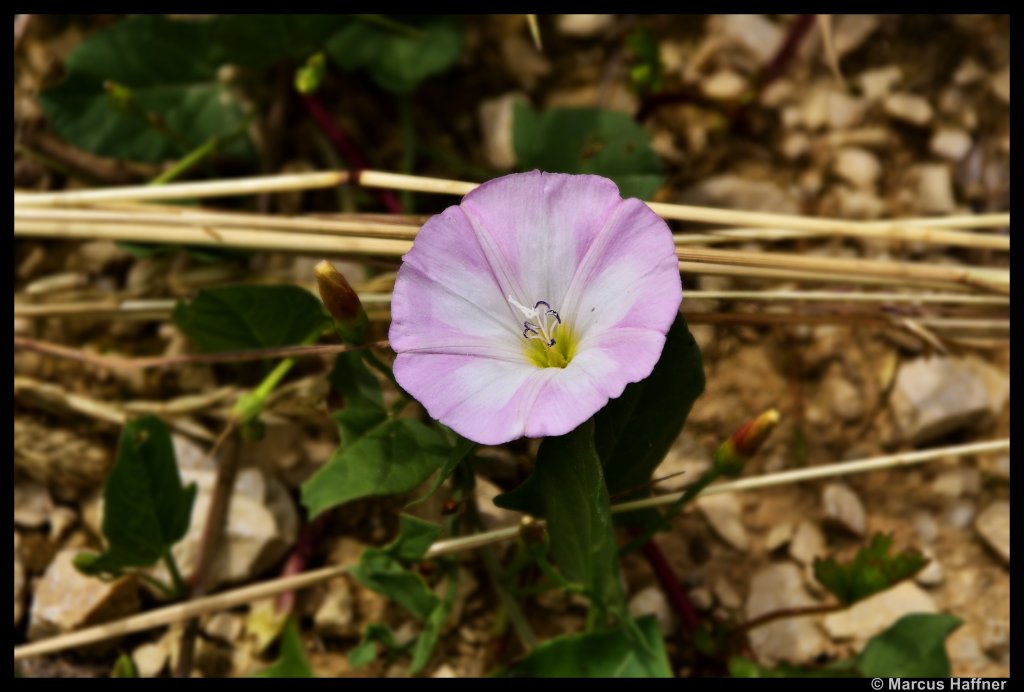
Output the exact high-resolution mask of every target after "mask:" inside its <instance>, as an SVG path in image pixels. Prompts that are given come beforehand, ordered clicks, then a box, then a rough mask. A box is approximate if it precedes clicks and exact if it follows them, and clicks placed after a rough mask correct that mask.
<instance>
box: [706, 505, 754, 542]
mask: <svg viewBox="0 0 1024 692" xmlns="http://www.w3.org/2000/svg"><path fill="white" fill-rule="evenodd" d="M697 509H699V510H700V513H701V514H702V515H704V518H705V519H706V520H707V522H708V524H710V525H711V528H712V529H713V530H714V532H715V533H716V534H717V535H718V537H719V538H721V539H722V540H724V541H725V542H726V543H728V544H729V545H731V546H732V547H733V548H735V549H736V550H746V549H747V544H748V543H749V538H748V536H747V530H746V529H745V528H744V526H743V522H742V521H741V519H740V511H741V509H742V508H741V506H740V502H739V500H737V499H736V497H735V496H734V495H731V494H722V495H711V496H709V497H702V498H699V499H698V500H697Z"/></svg>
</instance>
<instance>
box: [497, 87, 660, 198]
mask: <svg viewBox="0 0 1024 692" xmlns="http://www.w3.org/2000/svg"><path fill="white" fill-rule="evenodd" d="M512 132H513V134H512V136H513V144H514V146H515V150H516V157H517V158H518V160H519V165H520V166H521V167H523V168H524V169H531V168H539V169H540V170H542V171H550V172H557V173H596V174H597V175H603V176H605V177H606V178H611V179H612V180H614V181H615V183H616V184H617V185H618V186H619V191H620V192H621V193H622V196H623V197H639V198H640V199H650V197H651V196H653V195H654V193H655V192H656V191H657V190H658V188H659V187H660V186H661V184H662V182H663V180H664V176H663V175H662V171H661V161H660V160H659V159H658V155H657V154H655V153H654V150H653V149H651V145H650V141H649V140H648V137H647V132H646V131H645V130H644V129H643V128H642V127H641V126H640V125H638V124H637V123H636V122H634V121H633V119H632V118H630V117H629V116H628V115H626V114H625V113H622V112H621V111H612V110H603V109H600V108H551V109H548V110H546V111H544V112H543V113H538V112H536V111H534V110H533V109H532V108H530V107H529V106H528V105H525V104H523V103H517V104H516V109H515V119H514V122H513V126H512Z"/></svg>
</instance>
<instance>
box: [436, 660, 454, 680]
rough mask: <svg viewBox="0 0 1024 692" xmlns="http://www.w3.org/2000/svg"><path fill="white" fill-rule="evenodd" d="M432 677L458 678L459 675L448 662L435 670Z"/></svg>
mask: <svg viewBox="0 0 1024 692" xmlns="http://www.w3.org/2000/svg"><path fill="white" fill-rule="evenodd" d="M430 677H432V678H457V677H459V676H458V675H456V674H455V671H454V670H453V669H452V667H451V666H450V665H448V664H447V663H442V664H441V666H440V667H439V668H438V669H437V670H435V671H434V673H433V675H431V676H430Z"/></svg>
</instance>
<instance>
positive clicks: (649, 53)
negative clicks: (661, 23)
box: [626, 27, 662, 94]
mask: <svg viewBox="0 0 1024 692" xmlns="http://www.w3.org/2000/svg"><path fill="white" fill-rule="evenodd" d="M626 45H627V46H628V47H629V49H630V51H632V53H633V56H634V58H635V62H634V63H633V66H632V67H631V68H630V70H629V81H630V86H632V87H633V90H634V91H636V92H637V93H639V94H649V93H656V92H659V91H661V87H662V66H661V51H660V50H659V49H658V42H657V41H656V40H655V38H654V34H652V33H651V32H650V30H649V29H647V28H646V27H641V28H639V29H637V30H636V31H634V32H633V33H631V34H630V35H629V36H628V37H627V38H626Z"/></svg>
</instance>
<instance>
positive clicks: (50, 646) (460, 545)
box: [14, 439, 1010, 661]
mask: <svg viewBox="0 0 1024 692" xmlns="http://www.w3.org/2000/svg"><path fill="white" fill-rule="evenodd" d="M1009 448H1010V440H1009V439H1004V440H991V441H986V442H975V443H971V444H964V445H955V446H952V447H939V448H933V449H926V450H921V451H918V452H909V453H907V454H893V455H888V456H884V457H875V458H872V459H862V460H858V461H847V462H840V463H835V464H826V465H822V466H815V467H812V468H806V469H796V470H792V471H782V472H779V473H773V474H765V475H763V476H758V477H756V478H745V479H740V480H737V481H730V482H726V483H719V484H717V485H712V486H710V487H709V488H708V489H707V490H705V491H704V493H703V494H705V495H718V494H722V493H730V492H740V491H745V490H754V489H760V488H769V487H774V486H779V485H788V484H792V483H800V482H804V481H808V480H817V479H820V478H829V477H834V476H842V475H848V474H852V473H864V472H867V471H874V470H879V469H884V468H894V467H898V466H904V465H908V464H918V463H922V462H926V461H932V460H934V459H940V458H943V457H946V456H952V455H975V454H985V453H988V452H1001V451H1006V450H1008V449H1009ZM681 494H682V493H672V494H669V495H661V496H658V497H653V498H648V499H645V500H636V501H634V502H627V503H623V504H618V505H613V506H612V511H613V512H615V513H619V512H630V511H634V510H637V509H645V508H648V507H657V506H661V505H665V504H672V503H673V502H675V501H677V500H678V499H679V497H680V495H681ZM518 534H519V526H509V527H505V528H502V529H496V530H494V531H489V532H487V533H480V534H475V535H472V536H465V537H460V538H453V539H448V540H443V541H438V542H436V543H434V544H433V545H432V546H431V547H430V549H429V550H428V551H427V553H426V556H425V557H426V558H427V559H430V558H435V557H440V556H441V555H450V554H453V553H458V552H463V551H466V550H475V549H476V548H480V547H483V546H486V545H491V544H494V543H498V542H501V541H505V540H508V539H510V538H514V537H515V536H517V535H518ZM349 567H350V565H333V566H330V567H323V568H321V569H317V570H313V571H311V572H306V573H304V574H297V575H295V576H293V577H288V578H284V579H275V580H271V581H267V582H262V583H259V584H252V585H250V586H246V587H242V588H240V589H234V590H232V591H227V592H224V593H220V594H215V595H213V596H206V597H205V598H200V599H196V600H194V601H188V602H186V603H181V604H176V605H171V606H167V607H165V608H159V609H157V610H153V611H150V612H148V613H142V614H140V615H134V616H131V617H128V618H124V619H122V620H117V621H115V622H109V623H106V624H103V625H97V626H95V627H90V628H88V629H85V630H81V631H79V632H71V633H68V634H64V635H60V636H56V637H51V638H49V639H45V640H43V641H39V642H33V643H31V644H25V645H22V646H18V647H15V649H14V660H15V661H19V660H22V659H25V658H30V657H32V656H41V655H44V654H50V653H55V652H57V651H64V650H66V649H71V648H75V647H80V646H85V645H88V644H93V643H95V642H98V641H104V640H107V639H112V638H114V637H119V636H122V635H125V634H131V633H134V632H142V631H144V630H148V629H152V628H154V627H160V626H161V625H169V624H171V623H174V622H180V621H182V620H187V619H189V618H193V617H198V616H200V615H203V614H205V613H212V612H217V611H220V610H226V609H228V608H234V607H235V606H239V605H243V604H245V603H250V602H252V601H256V600H260V599H263V598H268V597H270V596H276V595H277V594H279V593H283V592H285V591H297V590H299V589H303V588H306V587H308V586H312V585H314V584H319V583H322V582H325V581H328V580H330V579H332V578H334V577H336V576H340V575H342V574H344V573H345V572H346V571H348V569H349Z"/></svg>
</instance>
